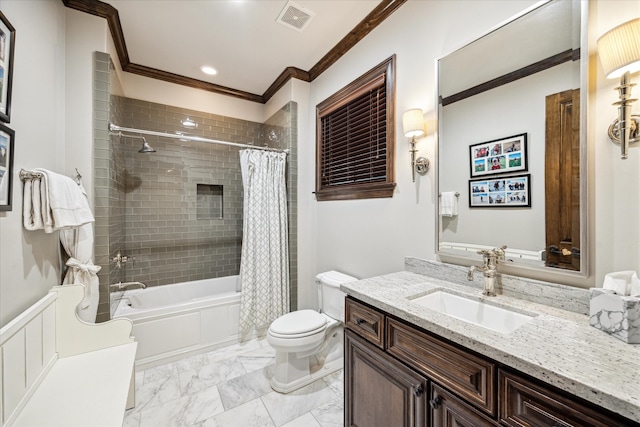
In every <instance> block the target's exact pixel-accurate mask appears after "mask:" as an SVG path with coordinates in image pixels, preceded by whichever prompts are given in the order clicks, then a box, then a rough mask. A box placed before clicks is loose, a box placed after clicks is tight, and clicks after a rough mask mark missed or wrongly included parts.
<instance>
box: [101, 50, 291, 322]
mask: <svg viewBox="0 0 640 427" xmlns="http://www.w3.org/2000/svg"><path fill="white" fill-rule="evenodd" d="M102 55H104V54H96V67H97V68H98V64H99V63H100V68H101V69H103V68H104V66H103V65H102V63H103V62H104V60H105V59H106V63H107V64H108V63H109V62H108V56H107V55H104V57H103V56H102ZM105 57H106V58H105ZM107 69H108V68H107ZM106 74H107V76H106V77H105V76H102V74H100V75H99V76H97V78H96V84H95V90H94V92H95V98H96V99H103V98H105V95H106V99H108V102H103V103H101V104H100V107H101V108H102V107H105V106H108V114H107V117H108V118H109V121H111V122H113V123H116V124H118V125H120V126H124V127H131V128H138V129H146V130H153V131H159V132H168V133H174V132H175V131H184V132H187V133H189V134H190V135H195V136H201V137H205V138H209V139H217V140H224V141H231V142H238V143H243V144H256V145H269V146H271V147H278V148H287V149H289V150H290V153H289V156H288V159H287V160H288V162H287V192H288V210H289V233H290V234H289V242H290V269H291V275H290V276H291V306H292V307H291V308H292V309H296V306H297V304H296V301H297V261H296V258H297V257H296V256H297V245H296V241H297V239H296V237H297V229H296V224H297V215H296V213H297V208H296V190H297V162H296V157H297V155H296V149H295V147H296V145H297V137H296V135H297V129H295V124H296V122H297V116H296V115H297V108H296V104H295V103H289V104H287V105H285V106H284V107H283V108H282V109H281V110H280V111H279V112H277V113H276V114H275V115H274V116H273V117H272V118H270V119H269V120H268V121H267V122H266V123H264V124H262V123H255V122H249V121H246V120H239V119H235V118H230V117H224V116H219V115H213V114H209V113H203V112H198V111H193V110H186V109H182V108H178V107H172V106H167V105H161V104H155V103H150V102H146V101H140V100H134V99H128V98H123V97H119V96H115V95H109V84H108V73H106ZM103 78H106V81H102V79H103ZM98 80H100V81H98ZM101 102H102V101H101ZM185 117H189V118H191V119H192V120H194V121H195V122H197V123H198V124H199V125H198V128H197V129H194V130H187V129H185V128H183V127H182V126H181V123H180V122H181V120H182V119H184V118H185ZM102 126H104V127H102ZM106 126H107V123H106V122H105V123H102V120H100V123H98V121H96V129H99V128H101V129H106ZM96 135H98V134H96ZM145 138H146V141H147V142H148V143H149V144H150V145H151V146H152V147H153V148H154V149H155V150H156V152H155V153H148V154H142V153H138V150H139V149H140V147H141V146H142V139H141V138H132V137H129V136H123V135H120V136H119V135H117V134H116V135H113V134H112V135H111V136H110V140H109V138H108V135H107V138H100V139H98V138H96V142H95V155H96V159H95V166H96V168H95V170H96V171H95V175H96V176H95V185H96V196H97V197H96V214H97V215H96V237H97V238H96V260H97V261H96V262H97V263H99V265H101V266H102V267H103V268H102V271H101V273H100V274H99V277H100V283H102V284H107V283H111V284H113V283H118V282H120V281H123V282H124V281H140V282H143V283H146V284H147V285H148V286H157V285H163V284H170V283H176V282H183V281H191V280H198V279H204V278H212V277H222V276H228V275H235V274H238V272H239V268H240V252H241V244H242V178H241V173H240V162H239V155H238V151H239V149H238V148H237V147H229V146H225V145H217V144H210V143H204V142H193V141H181V140H178V139H169V138H162V137H156V136H145ZM99 199H100V200H104V201H107V202H106V203H105V202H99ZM103 204H105V205H107V206H102V205H103ZM98 205H101V206H98ZM212 208H213V211H212ZM220 212H221V213H222V215H220ZM118 253H120V254H121V255H126V256H128V257H129V259H130V261H129V262H128V263H127V264H126V265H125V266H122V268H119V269H118V268H116V267H115V264H114V263H113V262H112V261H111V260H112V259H113V257H115V256H116V255H117V254H118ZM133 258H135V263H134V262H133V261H131V260H132V259H133ZM108 299H109V298H108V288H107V287H106V285H102V286H101V305H100V307H99V321H101V320H106V319H108V318H109V307H108Z"/></svg>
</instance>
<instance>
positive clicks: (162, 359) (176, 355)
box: [113, 276, 240, 370]
mask: <svg viewBox="0 0 640 427" xmlns="http://www.w3.org/2000/svg"><path fill="white" fill-rule="evenodd" d="M238 289H240V286H239V276H229V277H221V278H217V279H205V280H197V281H193V282H184V283H176V284H172V285H163V286H154V287H149V288H147V289H133V290H128V291H125V292H123V293H118V294H114V296H115V297H116V298H119V300H118V301H116V302H117V307H116V310H115V313H114V315H113V318H119V317H126V318H129V319H131V320H132V321H133V335H134V337H135V339H136V341H137V342H138V352H137V355H136V369H138V370H140V369H146V368H150V367H152V366H156V365H159V364H162V363H167V362H170V361H173V360H177V359H180V358H182V357H185V356H189V355H192V354H196V353H202V352H206V351H210V350H213V349H215V348H218V347H222V346H224V345H228V344H231V343H235V342H237V341H238V328H239V326H238V325H239V317H240V292H239V291H238Z"/></svg>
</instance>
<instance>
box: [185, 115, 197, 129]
mask: <svg viewBox="0 0 640 427" xmlns="http://www.w3.org/2000/svg"><path fill="white" fill-rule="evenodd" d="M182 126H184V127H186V128H191V129H193V128H197V127H198V124H197V123H196V122H194V121H193V120H191V119H190V118H188V117H187V118H186V119H184V120H183V121H182Z"/></svg>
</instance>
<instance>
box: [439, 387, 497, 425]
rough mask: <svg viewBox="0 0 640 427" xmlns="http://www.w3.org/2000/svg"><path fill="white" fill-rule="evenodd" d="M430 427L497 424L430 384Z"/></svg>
mask: <svg viewBox="0 0 640 427" xmlns="http://www.w3.org/2000/svg"><path fill="white" fill-rule="evenodd" d="M429 406H430V411H431V427H495V426H497V425H498V424H497V423H496V422H495V421H493V420H490V419H489V418H487V417H485V416H484V415H482V414H480V413H479V412H478V411H477V410H475V409H473V408H472V407H471V406H469V405H467V404H465V403H464V402H462V401H461V400H460V399H458V398H457V397H455V396H454V395H452V394H451V393H448V392H447V391H446V390H444V389H442V388H441V387H439V386H437V385H436V384H433V383H431V400H430V401H429Z"/></svg>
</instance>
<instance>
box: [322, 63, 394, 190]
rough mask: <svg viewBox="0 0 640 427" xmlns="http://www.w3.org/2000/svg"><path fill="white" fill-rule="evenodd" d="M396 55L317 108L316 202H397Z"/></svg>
mask: <svg viewBox="0 0 640 427" xmlns="http://www.w3.org/2000/svg"><path fill="white" fill-rule="evenodd" d="M394 157H395V55H393V56H392V57H390V58H388V59H387V60H385V61H384V62H382V63H381V64H379V65H378V66H376V67H374V68H373V69H371V70H370V71H368V72H367V73H366V74H364V75H363V76H361V77H360V78H358V79H357V80H356V81H354V82H352V83H351V84H349V85H347V86H346V87H344V88H343V89H341V90H340V91H338V92H337V93H335V94H334V95H332V96H331V97H329V98H328V99H326V100H325V101H323V102H321V103H320V104H318V105H317V106H316V198H317V200H319V201H323V200H349V199H371V198H380V197H392V196H393V191H394V188H395V185H396V184H395V168H394V163H395V158H394Z"/></svg>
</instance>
